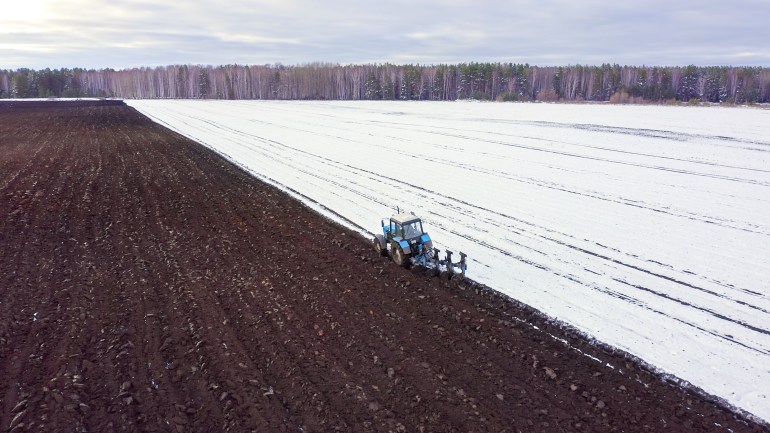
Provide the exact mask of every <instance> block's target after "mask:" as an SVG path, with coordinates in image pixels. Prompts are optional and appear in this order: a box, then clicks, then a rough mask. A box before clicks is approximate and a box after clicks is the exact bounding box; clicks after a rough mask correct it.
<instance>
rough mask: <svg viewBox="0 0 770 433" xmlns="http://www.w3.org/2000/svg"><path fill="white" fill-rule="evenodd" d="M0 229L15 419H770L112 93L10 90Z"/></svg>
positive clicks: (132, 422)
mask: <svg viewBox="0 0 770 433" xmlns="http://www.w3.org/2000/svg"><path fill="white" fill-rule="evenodd" d="M372 223H373V224H374V225H376V224H377V221H373V222H372ZM0 245H1V246H2V247H1V249H0V431H5V430H6V429H7V430H10V431H14V432H20V431H36V432H37V431H45V432H59V431H68V432H70V431H73V432H86V431H88V432H110V431H147V432H154V431H158V432H161V431H163V432H167V431H168V432H187V431H195V432H208V431H211V432H219V431H233V432H248V431H255V432H284V431H292V432H334V431H342V432H388V431H392V432H496V433H497V432H540V431H542V432H588V431H591V432H621V431H623V432H637V431H647V432H660V431H671V432H684V431H703V432H716V431H720V432H728V431H733V432H760V431H767V428H766V426H763V425H759V424H757V423H755V422H751V421H748V420H746V419H744V418H742V417H741V416H739V415H736V414H734V413H732V412H730V411H729V410H726V409H724V408H723V407H720V405H719V404H718V403H715V402H712V401H710V400H709V399H708V398H704V397H701V396H699V395H698V394H696V393H694V392H692V391H689V390H685V389H682V388H680V387H678V386H676V385H674V384H672V383H669V382H665V381H662V380H660V379H659V378H657V377H656V376H655V375H653V374H651V373H649V372H648V371H647V370H646V369H644V368H641V367H640V366H639V365H638V364H636V363H634V362H632V361H630V360H628V359H627V358H625V357H624V356H623V355H622V354H613V353H611V352H609V351H607V350H604V349H601V348H598V347H596V346H593V345H590V344H588V343H587V342H586V341H585V340H584V339H582V338H581V337H579V336H577V335H575V334H574V333H570V332H564V331H562V330H561V329H560V328H559V327H558V326H556V325H553V324H551V323H549V322H547V321H546V320H544V319H543V317H542V316H541V315H539V314H537V313H536V312H534V311H532V310H530V309H527V308H526V307H524V306H521V305H518V304H516V303H514V302H510V301H508V300H506V299H504V298H502V297H500V296H495V295H492V294H489V293H488V292H485V291H483V290H479V289H478V288H477V287H476V286H473V285H471V284H469V283H457V282H454V281H446V280H442V279H439V278H429V277H427V276H424V275H422V274H419V273H416V272H411V271H407V270H404V269H402V268H399V267H397V266H395V265H394V264H393V263H391V262H390V261H389V260H388V259H387V258H383V257H378V256H377V255H376V254H375V253H374V250H373V249H372V247H371V246H370V244H369V242H368V241H367V240H366V239H363V238H361V237H359V236H358V235H357V234H356V233H353V232H351V231H347V230H345V229H343V228H341V227H340V226H338V225H337V224H335V223H332V222H330V221H328V220H326V219H324V218H323V217H321V216H319V215H318V214H316V213H314V212H312V211H311V210H309V209H308V208H306V207H304V206H303V205H301V204H300V203H298V202H296V201H294V200H292V199H290V198H289V197H287V196H286V195H284V194H283V193H281V192H279V191H278V190H276V189H274V188H273V187H270V186H268V185H266V184H264V183H261V182H259V181H257V180H255V179H254V178H252V177H251V176H249V175H248V174H246V173H245V172H243V171H241V170H240V169H238V168H237V167H236V166H235V165H233V164H231V163H229V162H227V161H226V160H224V159H223V158H221V157H220V156H218V155H216V154H215V153H213V152H211V151H209V150H208V149H206V148H204V147H202V146H200V145H198V144H196V143H194V142H192V141H190V140H188V139H185V138H183V137H182V136H180V135H178V134H175V133H173V132H171V131H169V130H167V129H165V128H163V127H161V126H159V125H157V124H155V123H153V122H152V121H150V120H149V119H147V118H146V117H144V116H142V115H141V114H139V113H138V112H136V111H135V110H133V109H131V108H129V107H127V106H124V105H121V104H120V103H113V101H104V102H81V103H69V104H60V103H53V102H51V103H26V104H22V103H15V104H13V106H11V104H0ZM552 335H554V336H556V337H557V338H554V337H553V336H552ZM559 339H563V340H564V341H566V342H567V343H565V342H562V341H559ZM581 351H582V352H585V353H587V354H590V355H591V356H592V357H594V358H596V359H598V360H599V361H597V360H595V359H592V358H591V357H588V356H584V355H583V354H582V352H581ZM607 364H610V365H611V366H612V367H608V366H607Z"/></svg>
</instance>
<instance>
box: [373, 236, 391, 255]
mask: <svg viewBox="0 0 770 433" xmlns="http://www.w3.org/2000/svg"><path fill="white" fill-rule="evenodd" d="M380 238H382V235H376V236H374V239H372V245H374V251H376V252H377V254H378V255H380V256H387V255H388V250H387V248H385V240H384V239H380Z"/></svg>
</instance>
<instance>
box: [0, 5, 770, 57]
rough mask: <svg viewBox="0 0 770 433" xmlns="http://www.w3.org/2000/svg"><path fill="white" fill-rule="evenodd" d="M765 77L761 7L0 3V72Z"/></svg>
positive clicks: (769, 48)
mask: <svg viewBox="0 0 770 433" xmlns="http://www.w3.org/2000/svg"><path fill="white" fill-rule="evenodd" d="M316 61H321V62H332V63H341V64H348V63H374V62H377V63H384V62H391V63H421V64H438V63H459V62H471V61H477V62H478V61H483V62H486V61H492V62H498V61H499V62H514V63H530V64H534V65H568V64H589V65H595V64H601V63H619V64H622V65H687V64H696V65H736V66H738V65H756V66H770V0H646V1H643V2H642V1H637V0H508V1H504V0H440V1H439V0H379V1H370V0H315V1H314V0H216V1H215V0H4V1H3V4H2V6H0V68H14V69H15V68H18V67H32V68H46V67H50V68H59V67H75V66H79V67H87V68H103V67H112V68H125V67H135V66H157V65H168V64H183V63H184V64H212V65H219V64H230V63H238V64H266V63H268V64H273V63H283V64H302V63H309V62H316Z"/></svg>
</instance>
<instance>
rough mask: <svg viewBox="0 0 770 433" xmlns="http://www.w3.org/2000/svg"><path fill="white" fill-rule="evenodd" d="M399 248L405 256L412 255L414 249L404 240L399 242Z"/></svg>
mask: <svg viewBox="0 0 770 433" xmlns="http://www.w3.org/2000/svg"><path fill="white" fill-rule="evenodd" d="M398 246H400V247H401V251H403V252H404V254H406V255H409V254H412V247H410V246H409V242H407V241H405V240H403V239H402V240H399V241H398Z"/></svg>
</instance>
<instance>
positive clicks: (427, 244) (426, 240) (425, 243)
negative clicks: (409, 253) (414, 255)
mask: <svg viewBox="0 0 770 433" xmlns="http://www.w3.org/2000/svg"><path fill="white" fill-rule="evenodd" d="M420 243H421V244H422V248H423V250H432V249H433V241H432V240H431V238H430V236H428V234H427V233H425V234H423V235H422V236H420Z"/></svg>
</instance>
